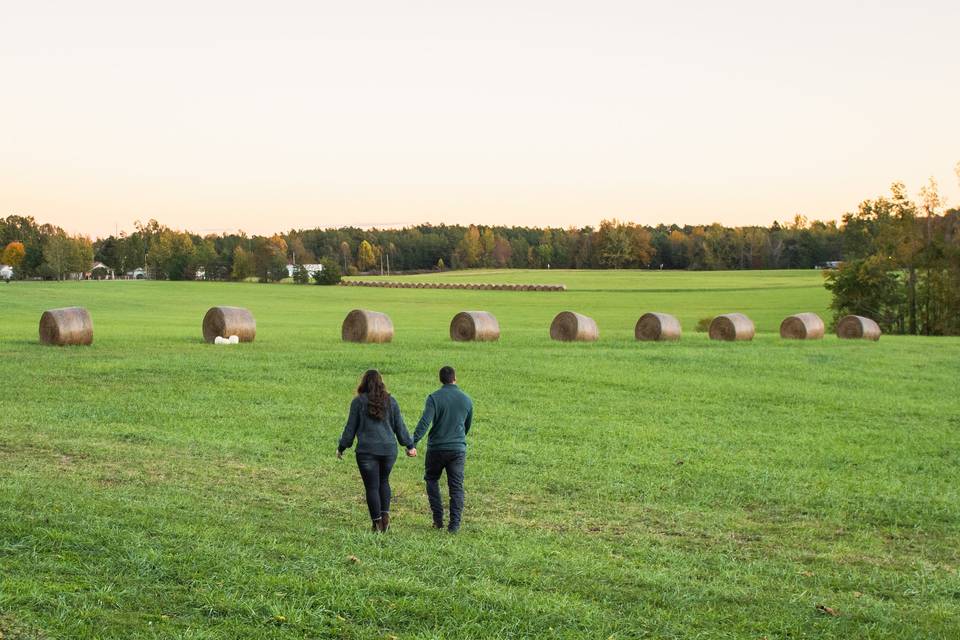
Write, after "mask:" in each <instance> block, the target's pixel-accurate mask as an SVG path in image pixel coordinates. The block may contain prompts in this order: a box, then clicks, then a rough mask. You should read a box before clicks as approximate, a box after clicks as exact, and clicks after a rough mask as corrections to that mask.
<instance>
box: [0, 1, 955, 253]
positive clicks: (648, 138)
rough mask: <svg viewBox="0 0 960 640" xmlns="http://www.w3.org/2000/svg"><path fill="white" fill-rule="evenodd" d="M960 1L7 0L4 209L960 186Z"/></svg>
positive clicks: (205, 221) (225, 209)
mask: <svg viewBox="0 0 960 640" xmlns="http://www.w3.org/2000/svg"><path fill="white" fill-rule="evenodd" d="M958 25H960V2H956V1H944V2H919V3H917V2H912V3H907V2H900V3H889V2H882V1H879V2H849V1H845V0H842V1H834V2H820V1H813V2H806V3H781V2H769V1H765V2H739V1H735V0H734V1H731V2H724V3H718V2H712V1H699V0H698V1H690V2H677V3H665V2H655V3H651V2H644V1H640V0H634V1H632V2H607V1H603V0H595V1H593V2H583V1H581V2H566V1H564V0H548V1H541V0H512V1H509V2H506V1H500V0H488V1H486V2H482V3H480V2H458V1H455V0H447V1H434V0H429V1H427V0H410V1H407V2H388V1H382V0H376V1H364V0H359V1H357V2H342V1H337V2H328V1H325V0H314V1H310V2H291V1H285V0H276V1H273V2H247V1H245V0H231V1H230V2H225V1H202V0H192V1H189V2H183V1H180V0H167V1H165V2H163V3H139V2H129V0H122V1H114V0H109V1H108V0H86V1H85V2H75V1H69V2H50V1H46V0H31V1H30V2H14V1H12V0H0V217H3V216H6V215H11V214H18V215H30V216H34V217H35V218H37V219H38V220H40V221H42V222H51V223H54V224H57V225H60V226H62V227H63V228H65V229H67V230H68V231H70V232H72V233H84V234H89V235H92V236H103V235H107V234H110V233H113V232H114V231H115V230H127V231H129V230H132V228H133V222H134V221H135V220H138V219H139V220H144V221H145V220H148V219H150V218H155V219H157V220H159V221H160V222H162V223H164V224H166V225H168V226H171V227H174V228H188V229H190V230H192V231H195V232H199V233H220V232H224V231H236V230H239V229H242V230H244V231H246V232H248V233H273V232H276V231H286V230H289V229H296V228H313V227H328V226H345V225H354V226H361V227H369V226H380V227H396V226H403V225H408V224H417V223H422V222H430V223H434V224H437V223H442V222H446V223H478V224H523V225H536V226H545V225H550V226H569V225H577V226H581V225H596V224H597V223H598V222H599V221H600V220H601V219H604V218H617V219H620V220H626V221H633V222H637V223H642V224H657V223H660V222H664V223H674V222H675V223H679V224H685V223H686V224H708V223H712V222H720V223H723V224H726V225H747V224H763V225H769V224H770V223H772V222H773V221H774V220H779V221H784V220H789V219H792V218H793V216H794V215H795V214H798V213H799V214H803V215H806V216H807V217H809V218H811V219H838V218H839V217H840V216H841V215H842V214H843V213H844V212H846V211H851V210H854V209H855V208H856V206H857V203H858V202H860V201H861V200H863V199H865V198H872V197H876V196H878V195H880V194H882V193H884V192H886V191H887V189H888V187H889V185H890V183H892V182H893V181H896V180H900V181H903V182H905V183H906V184H907V186H908V189H909V190H910V192H911V193H913V194H916V193H917V191H918V190H919V188H920V187H921V186H922V184H923V183H924V182H925V181H926V180H927V178H928V177H929V176H933V177H935V178H936V180H937V181H938V182H939V184H940V187H941V191H942V193H943V194H944V195H945V196H946V197H947V199H948V202H949V203H951V204H953V205H954V206H957V205H958V204H960V186H958V184H957V178H956V176H955V175H954V173H953V168H954V166H955V164H956V163H957V162H958V161H960V108H958V105H960V53H958V49H957V26H958Z"/></svg>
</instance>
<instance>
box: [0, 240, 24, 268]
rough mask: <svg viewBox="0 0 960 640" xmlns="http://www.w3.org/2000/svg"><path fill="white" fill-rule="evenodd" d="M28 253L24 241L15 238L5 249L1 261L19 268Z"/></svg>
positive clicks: (0, 257) (0, 256)
mask: <svg viewBox="0 0 960 640" xmlns="http://www.w3.org/2000/svg"><path fill="white" fill-rule="evenodd" d="M26 255H27V251H26V249H24V247H23V243H22V242H18V241H16V240H14V241H12V242H10V243H9V244H7V246H6V247H5V248H4V249H3V254H2V255H0V263H2V264H8V265H10V266H11V267H13V268H14V269H19V268H20V265H21V264H22V263H23V259H24V258H25V257H26Z"/></svg>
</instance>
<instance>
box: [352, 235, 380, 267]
mask: <svg viewBox="0 0 960 640" xmlns="http://www.w3.org/2000/svg"><path fill="white" fill-rule="evenodd" d="M376 264H377V255H376V252H375V251H374V250H373V245H372V244H370V243H369V242H367V241H366V240H363V241H361V242H360V246H359V247H358V248H357V268H358V269H359V270H360V271H369V270H370V269H373V267H374V266H376Z"/></svg>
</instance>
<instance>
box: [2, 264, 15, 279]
mask: <svg viewBox="0 0 960 640" xmlns="http://www.w3.org/2000/svg"><path fill="white" fill-rule="evenodd" d="M12 279H13V267H11V266H10V265H8V264H0V280H12Z"/></svg>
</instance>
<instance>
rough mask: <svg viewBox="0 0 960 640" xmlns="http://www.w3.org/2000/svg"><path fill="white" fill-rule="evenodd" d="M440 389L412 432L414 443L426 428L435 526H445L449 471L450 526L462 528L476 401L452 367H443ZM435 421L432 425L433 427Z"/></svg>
mask: <svg viewBox="0 0 960 640" xmlns="http://www.w3.org/2000/svg"><path fill="white" fill-rule="evenodd" d="M440 382H441V383H442V384H443V386H442V387H440V388H439V389H438V390H436V391H434V392H433V393H431V394H430V395H429V396H427V402H426V405H425V406H424V408H423V415H422V416H421V417H420V422H418V423H417V430H416V431H415V432H414V434H413V446H416V443H417V442H419V441H420V439H421V438H423V436H424V434H426V433H427V430H428V429H429V430H430V433H429V435H428V436H427V457H426V460H425V462H424V468H425V473H424V476H423V479H424V480H426V482H427V499H428V500H429V501H430V510H431V511H432V512H433V526H434V527H435V528H437V529H442V528H443V500H442V499H441V498H440V482H439V481H440V474H442V473H443V472H444V471H446V472H447V488H448V490H449V491H450V524H449V526H448V527H447V530H448V531H449V532H450V533H456V532H457V531H459V530H460V518H461V516H462V515H463V467H464V464H465V463H466V461H467V433H469V432H470V423H471V422H472V421H473V401H472V400H470V396H468V395H467V394H465V393H464V392H463V391H460V387H458V386H457V372H456V371H454V370H453V367H449V366H447V367H443V368H442V369H440ZM431 425H432V428H431Z"/></svg>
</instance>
